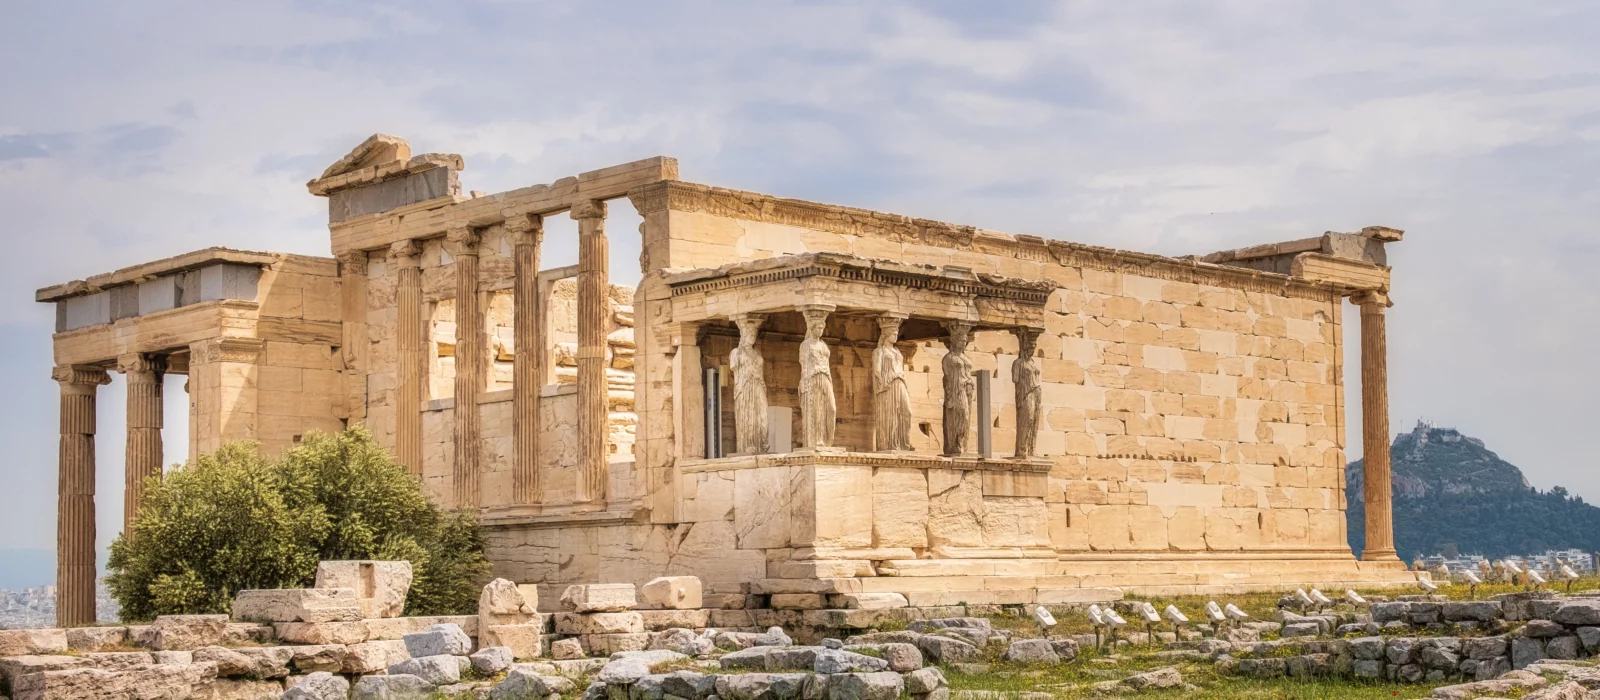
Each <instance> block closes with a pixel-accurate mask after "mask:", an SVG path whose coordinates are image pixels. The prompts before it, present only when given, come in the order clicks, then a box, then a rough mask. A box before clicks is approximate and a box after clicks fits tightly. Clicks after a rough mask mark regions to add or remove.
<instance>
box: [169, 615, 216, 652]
mask: <svg viewBox="0 0 1600 700" xmlns="http://www.w3.org/2000/svg"><path fill="white" fill-rule="evenodd" d="M227 629H228V616H227V615H162V616H160V617H157V618H156V621H155V623H154V624H152V625H150V635H151V644H150V648H152V649H155V650H156V651H194V650H195V649H199V648H200V647H204V646H211V645H213V644H219V643H221V642H222V637H223V634H224V633H225V632H227Z"/></svg>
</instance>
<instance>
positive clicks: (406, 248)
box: [389, 238, 422, 267]
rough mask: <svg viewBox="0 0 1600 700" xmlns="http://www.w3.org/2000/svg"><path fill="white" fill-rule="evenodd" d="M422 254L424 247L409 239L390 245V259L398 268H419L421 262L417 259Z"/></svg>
mask: <svg viewBox="0 0 1600 700" xmlns="http://www.w3.org/2000/svg"><path fill="white" fill-rule="evenodd" d="M421 254H422V246H420V245H418V244H417V242H416V241H414V240H412V239H409V238H407V239H406V240H403V241H395V242H394V243H391V244H390V245H389V259H390V260H393V261H394V264H395V265H396V266H398V267H417V265H418V264H419V262H420V261H419V260H417V257H418V256H420V255H421Z"/></svg>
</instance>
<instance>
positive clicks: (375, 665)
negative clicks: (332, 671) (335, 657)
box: [343, 639, 411, 673]
mask: <svg viewBox="0 0 1600 700" xmlns="http://www.w3.org/2000/svg"><path fill="white" fill-rule="evenodd" d="M409 658H411V652H408V651H406V643H405V642H404V641H401V640H399V639H380V640H375V641H370V642H362V643H360V644H351V645H349V646H347V647H345V656H344V669H343V670H344V672H345V673H377V672H378V671H385V670H387V669H388V668H389V666H391V665H393V664H397V663H399V662H401V661H405V660H406V659H409Z"/></svg>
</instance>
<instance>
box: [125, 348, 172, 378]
mask: <svg viewBox="0 0 1600 700" xmlns="http://www.w3.org/2000/svg"><path fill="white" fill-rule="evenodd" d="M117 371H118V372H121V373H123V374H162V373H165V372H166V371H167V357H166V356H165V355H153V354H150V353H144V352H135V353H128V354H126V355H118V356H117Z"/></svg>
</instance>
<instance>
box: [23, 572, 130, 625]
mask: <svg viewBox="0 0 1600 700" xmlns="http://www.w3.org/2000/svg"><path fill="white" fill-rule="evenodd" d="M97 583H98V585H96V586H95V609H96V610H98V611H99V616H98V617H99V621H100V622H116V621H117V615H118V613H119V612H120V607H119V606H118V605H117V601H116V600H115V599H113V598H112V597H111V589H109V588H106V583H105V581H104V580H103V579H102V580H101V581H99V582H97ZM55 622H56V587H55V586H41V587H39V588H25V589H23V590H20V591H9V590H5V589H0V629H21V628H26V627H52V626H54V625H55Z"/></svg>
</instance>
